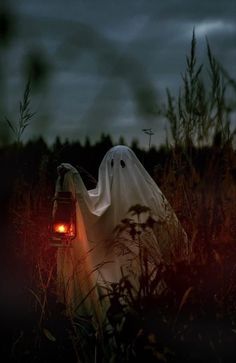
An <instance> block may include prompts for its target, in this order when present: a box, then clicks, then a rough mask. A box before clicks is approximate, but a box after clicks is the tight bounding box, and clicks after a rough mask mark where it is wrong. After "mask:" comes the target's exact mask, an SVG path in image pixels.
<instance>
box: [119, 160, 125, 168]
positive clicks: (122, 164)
mask: <svg viewBox="0 0 236 363" xmlns="http://www.w3.org/2000/svg"><path fill="white" fill-rule="evenodd" d="M120 165H121V166H122V168H124V167H125V162H124V160H121V161H120Z"/></svg>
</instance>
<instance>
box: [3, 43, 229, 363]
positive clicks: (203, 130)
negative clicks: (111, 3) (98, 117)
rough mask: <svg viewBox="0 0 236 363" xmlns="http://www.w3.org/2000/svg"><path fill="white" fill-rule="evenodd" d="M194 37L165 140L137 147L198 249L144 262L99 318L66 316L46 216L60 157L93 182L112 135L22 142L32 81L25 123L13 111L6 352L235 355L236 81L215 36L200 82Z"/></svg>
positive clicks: (111, 294) (8, 148)
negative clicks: (217, 52) (219, 57)
mask: <svg viewBox="0 0 236 363" xmlns="http://www.w3.org/2000/svg"><path fill="white" fill-rule="evenodd" d="M195 46H196V44H195V38H194V36H193V40H192V46H191V52H190V56H189V57H188V58H187V69H186V74H185V75H184V76H183V87H182V88H181V92H180V95H179V98H178V99H174V98H173V97H172V96H171V94H170V92H169V91H168V93H167V105H166V107H165V108H164V109H162V110H159V111H158V112H160V113H162V114H163V116H165V117H166V118H167V120H168V121H169V126H170V128H169V135H168V137H167V140H166V143H165V145H163V146H162V147H160V148H159V149H156V148H155V147H150V148H149V149H148V150H143V149H141V148H140V147H139V145H138V143H137V142H133V144H132V145H131V148H132V149H133V150H134V152H135V153H136V155H137V156H138V158H139V159H140V161H141V162H142V163H143V165H144V166H145V168H146V169H147V170H148V172H149V173H150V174H151V175H152V177H153V179H154V180H155V181H156V182H157V184H158V186H159V187H160V189H161V190H162V192H163V193H164V194H165V196H166V197H167V199H168V201H169V202H170V204H171V206H172V207H173V209H174V210H175V212H176V214H177V216H178V218H179V220H180V222H181V223H182V225H183V227H184V228H185V230H186V232H187V235H188V237H189V241H190V244H191V247H192V251H193V253H192V258H191V261H190V262H177V261H176V263H173V264H165V263H163V264H160V265H157V266H155V269H154V270H153V271H152V273H151V274H149V273H148V272H147V271H146V270H145V261H143V263H144V266H143V268H142V269H141V271H142V273H140V276H139V289H138V291H136V293H135V291H134V288H133V286H132V283H131V281H130V279H129V276H124V277H123V278H122V279H121V281H120V282H119V283H118V284H115V285H112V286H110V287H109V290H108V291H107V292H106V295H107V297H108V298H109V300H110V305H109V307H108V308H107V311H106V319H105V320H104V324H103V325H102V326H98V324H97V323H96V321H95V319H94V317H93V316H92V315H89V316H78V317H76V318H72V317H70V316H68V315H66V313H65V306H64V305H63V304H61V303H58V302H57V298H56V259H55V254H56V248H55V247H52V246H51V240H50V230H49V225H50V221H51V214H52V198H53V195H54V188H55V180H56V176H57V175H56V167H57V166H58V165H59V164H60V163H61V162H64V161H66V162H69V163H71V164H72V165H75V166H77V167H80V168H81V169H80V170H81V174H82V177H83V178H84V181H85V184H86V186H87V187H88V188H90V187H91V186H92V184H93V183H94V180H93V179H92V178H89V177H88V174H87V173H86V171H87V172H88V173H89V174H91V175H92V176H93V177H94V178H95V179H96V178H97V170H98V166H99V164H100V162H101V159H102V157H103V156H104V154H105V152H106V151H107V150H108V149H109V148H110V147H111V146H112V145H113V142H112V140H111V138H110V137H109V135H105V134H103V135H102V136H101V139H100V140H99V141H97V142H96V143H95V144H92V143H91V142H90V140H89V139H87V141H86V142H85V144H81V143H80V142H68V141H67V142H61V141H60V139H59V138H57V139H56V140H55V142H54V144H53V145H52V146H51V147H49V146H48V145H47V144H46V143H45V142H44V140H43V139H42V138H39V139H37V140H34V141H29V142H27V143H23V142H22V135H23V132H24V129H25V127H27V126H28V123H29V121H30V119H31V118H32V117H33V115H31V113H30V110H29V107H30V103H29V94H30V84H29V83H28V85H27V87H26V90H25V94H24V99H23V101H22V107H21V115H20V122H19V124H17V125H14V124H13V123H12V122H11V121H9V120H7V123H8V126H9V129H11V131H12V132H13V134H14V136H15V142H12V143H8V144H5V145H2V146H1V148H0V165H1V211H0V217H1V218H0V220H1V222H0V225H1V257H2V263H1V273H2V277H1V297H2V299H1V300H2V301H1V313H2V319H3V322H4V324H2V327H1V344H2V348H3V353H2V354H4V356H5V357H6V358H5V359H4V362H7V361H10V362H24V363H27V362H40V363H46V362H48V363H49V362H54V361H57V362H65V361H68V362H71V363H72V362H82V363H87V362H88V363H90V362H104V363H115V362H119V363H121V362H138V361H141V362H143V361H147V362H150V363H152V362H179V361H183V362H205V361H211V362H235V359H236V350H235V349H236V348H235V346H236V345H235V341H236V299H235V298H236V282H235V281H236V241H235V236H236V224H235V220H236V205H235V197H236V152H235V149H234V136H235V132H234V130H232V128H231V125H230V115H231V114H232V112H233V110H234V108H235V102H234V99H235V98H232V97H231V95H232V94H233V95H234V97H235V93H233V92H234V91H235V82H234V81H233V80H231V79H230V77H229V76H228V75H227V73H226V72H225V71H224V70H223V69H222V68H221V67H220V66H219V65H218V63H217V62H216V60H215V59H214V57H213V56H212V54H211V51H210V48H209V46H208V48H207V49H208V61H209V67H210V82H211V83H210V85H208V86H204V84H203V82H202V81H201V74H202V73H201V72H202V66H201V65H200V66H197V64H196V63H197V61H196V54H195ZM228 88H230V91H229V94H228V93H227V92H228ZM226 90H227V91H226ZM229 100H233V101H232V102H231V101H230V102H229ZM83 168H85V169H86V171H85V170H84V169H83ZM158 286H162V288H161V289H157V287H158ZM157 290H159V292H158V293H157ZM88 298H89V297H88Z"/></svg>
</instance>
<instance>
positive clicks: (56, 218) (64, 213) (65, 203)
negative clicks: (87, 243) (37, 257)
mask: <svg viewBox="0 0 236 363" xmlns="http://www.w3.org/2000/svg"><path fill="white" fill-rule="evenodd" d="M52 203H53V213H52V221H51V227H50V232H51V246H54V247H71V242H72V240H74V239H75V238H76V236H77V226H76V201H75V199H74V198H73V195H72V193H71V192H58V193H57V194H56V196H55V197H54V198H53V200H52ZM56 225H58V226H59V225H61V226H67V227H68V230H67V231H65V232H59V231H56V230H55V226H56ZM70 228H72V229H71V230H70ZM69 230H70V231H69Z"/></svg>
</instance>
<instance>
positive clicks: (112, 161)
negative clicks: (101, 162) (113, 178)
mask: <svg viewBox="0 0 236 363" xmlns="http://www.w3.org/2000/svg"><path fill="white" fill-rule="evenodd" d="M113 165H114V160H113V159H112V160H111V167H112V168H113Z"/></svg>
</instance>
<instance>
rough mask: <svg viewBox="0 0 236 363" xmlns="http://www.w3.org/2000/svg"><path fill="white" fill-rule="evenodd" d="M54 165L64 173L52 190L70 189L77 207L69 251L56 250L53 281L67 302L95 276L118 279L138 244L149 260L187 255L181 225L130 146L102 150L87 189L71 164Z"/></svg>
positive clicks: (133, 261) (134, 264) (132, 262)
mask: <svg viewBox="0 0 236 363" xmlns="http://www.w3.org/2000/svg"><path fill="white" fill-rule="evenodd" d="M58 169H59V171H62V170H63V171H64V173H65V175H64V180H63V183H61V182H60V178H59V179H58V181H57V188H56V191H59V190H63V191H71V192H72V194H73V196H74V198H75V199H76V208H77V231H78V234H77V238H76V239H75V240H74V241H73V243H72V248H71V249H68V250H70V251H68V252H66V251H64V250H59V251H58V271H59V280H60V284H59V285H61V286H62V285H63V284H64V285H65V283H66V284H67V285H69V290H70V293H69V295H68V296H69V300H71V302H73V304H72V305H76V304H77V302H78V301H79V300H80V298H79V296H84V295H85V294H86V293H87V292H88V290H89V289H90V288H92V286H93V285H94V284H95V283H96V282H98V281H100V280H101V279H102V280H103V281H109V282H118V281H119V279H120V278H121V267H125V266H126V267H127V268H129V271H132V272H135V271H134V269H137V270H138V268H139V267H138V260H139V257H140V253H139V252H140V248H141V247H142V248H144V249H145V251H146V252H145V253H146V254H147V255H148V256H149V260H150V261H151V263H159V262H161V261H165V262H168V263H169V262H170V263H171V262H172V261H173V259H175V260H176V259H186V258H188V256H189V249H188V240H187V236H186V233H185V231H184V230H183V228H182V226H181V225H180V223H179V221H178V219H177V217H176V215H175V213H174V211H173V210H172V208H171V207H170V205H169V203H168V201H167V200H166V198H165V196H164V195H163V194H162V192H161V191H160V189H159V188H158V186H157V184H156V183H155V181H154V180H153V179H152V178H151V176H150V175H149V174H148V172H147V171H146V170H145V168H144V167H143V165H142V164H141V163H140V161H139V160H138V159H137V157H136V156H135V154H134V152H133V151H132V150H131V149H130V148H128V147H126V146H121V145H119V146H115V147H113V148H111V149H110V150H109V151H108V152H107V153H106V155H105V156H104V158H103V160H102V162H101V165H100V167H99V174H98V182H97V186H96V188H95V189H92V190H87V189H86V187H85V185H84V183H83V180H82V178H81V176H80V174H79V172H78V171H77V169H75V168H74V167H73V166H72V165H70V164H66V163H63V164H61V165H60V166H59V168H58ZM117 226H120V228H118V229H117V228H116V227H117ZM131 232H132V233H131ZM65 260H66V262H65ZM81 261H82V262H81ZM139 262H140V261H139ZM77 265H79V266H80V267H77ZM94 269H95V270H96V271H95V272H93V273H92V271H93V270H94ZM75 271H76V273H75ZM69 277H70V278H69ZM69 281H70V282H69ZM62 282H63V283H62Z"/></svg>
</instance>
